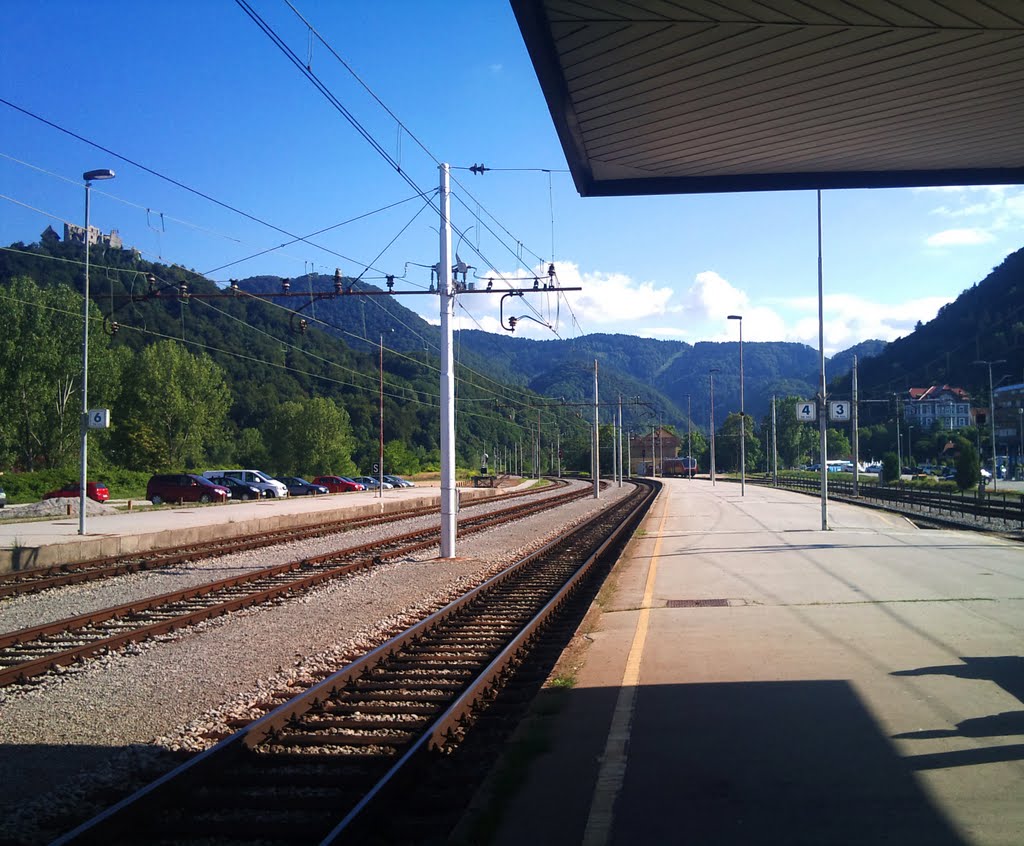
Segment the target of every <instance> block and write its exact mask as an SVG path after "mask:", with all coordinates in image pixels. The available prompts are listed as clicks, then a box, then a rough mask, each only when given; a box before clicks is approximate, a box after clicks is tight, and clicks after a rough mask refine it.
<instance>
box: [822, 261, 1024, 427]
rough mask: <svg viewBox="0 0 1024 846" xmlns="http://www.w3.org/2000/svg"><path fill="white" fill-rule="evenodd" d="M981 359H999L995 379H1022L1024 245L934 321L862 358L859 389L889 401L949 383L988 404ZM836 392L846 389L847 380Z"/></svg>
mask: <svg viewBox="0 0 1024 846" xmlns="http://www.w3.org/2000/svg"><path fill="white" fill-rule="evenodd" d="M1000 360H1002V361H1001V362H1000ZM979 361H982V362H989V361H991V362H1000V363H999V364H994V365H993V376H994V379H993V381H994V382H998V381H999V380H1000V379H1001V378H1003V381H1004V384H1006V383H1011V384H1013V383H1019V382H1021V381H1024V375H1022V374H1024V249H1021V250H1017V251H1016V252H1014V253H1011V254H1010V255H1009V256H1007V257H1006V258H1005V259H1004V260H1003V262H1002V263H1001V264H1000V265H999V266H998V267H996V268H995V269H994V270H993V271H992V272H991V273H990V274H989V275H988V276H986V277H985V278H984V279H983V280H981V281H980V282H978V283H977V284H975V285H973V286H971V287H970V288H968V289H967V290H965V291H964V292H963V293H962V294H960V296H959V297H957V298H956V300H954V301H953V302H951V303H949V304H948V305H945V306H943V307H942V308H941V309H940V310H939V313H938V314H937V315H936V316H935V318H934V319H933V320H930V321H929V322H928V323H924V324H922V323H918V324H917V326H916V327H915V328H914V331H913V332H912V333H911V334H909V335H907V336H906V337H903V338H899V339H897V340H895V341H893V342H892V343H890V344H889V345H888V346H887V347H886V348H885V349H884V350H883V351H881V352H880V353H878V354H877V355H876V356H874V357H872V358H868V359H863V360H861V361H860V363H859V367H858V392H859V394H860V396H861V397H862V398H864V399H885V398H888V397H891V396H892V394H893V392H903V391H905V390H906V389H907V388H915V387H926V386H928V385H943V384H948V385H953V386H956V387H961V388H964V389H966V390H967V391H968V393H969V394H970V395H971V396H972V397H973V398H974V401H975V404H977V405H986V404H987V400H988V394H989V385H988V368H987V366H985V365H982V364H977V363H976V362H979ZM1004 377H1005V378H1004ZM836 391H837V392H848V391H849V378H846V379H844V380H842V382H841V383H840V384H839V385H838V386H837V387H836ZM879 405H880V406H881V404H879ZM867 410H870V409H867ZM867 419H870V418H867Z"/></svg>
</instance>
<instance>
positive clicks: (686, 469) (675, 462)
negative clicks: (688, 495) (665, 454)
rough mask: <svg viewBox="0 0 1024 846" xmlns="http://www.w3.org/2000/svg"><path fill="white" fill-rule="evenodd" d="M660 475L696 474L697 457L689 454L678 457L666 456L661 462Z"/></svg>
mask: <svg viewBox="0 0 1024 846" xmlns="http://www.w3.org/2000/svg"><path fill="white" fill-rule="evenodd" d="M661 475H662V476H689V477H690V478H693V477H694V476H696V475H697V459H696V458H693V457H691V456H689V455H687V456H685V457H680V458H666V459H663V460H662V462H661Z"/></svg>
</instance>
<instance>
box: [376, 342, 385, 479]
mask: <svg viewBox="0 0 1024 846" xmlns="http://www.w3.org/2000/svg"><path fill="white" fill-rule="evenodd" d="M378 446H379V455H378V460H379V462H380V463H379V464H378V465H377V470H378V478H377V496H379V497H383V496H384V333H383V332H382V333H381V336H380V439H379V443H378Z"/></svg>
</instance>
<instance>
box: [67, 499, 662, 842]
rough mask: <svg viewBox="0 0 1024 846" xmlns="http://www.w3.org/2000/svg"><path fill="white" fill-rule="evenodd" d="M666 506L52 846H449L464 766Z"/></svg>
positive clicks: (580, 543) (504, 587)
mask: <svg viewBox="0 0 1024 846" xmlns="http://www.w3.org/2000/svg"><path fill="white" fill-rule="evenodd" d="M655 492H656V487H655V484H653V483H648V482H644V483H642V484H641V485H640V486H639V487H638V490H637V491H636V492H635V493H634V494H633V495H631V496H629V497H625V498H624V499H623V500H622V501H620V502H619V503H617V504H615V505H613V506H611V507H610V508H608V509H606V510H604V511H602V512H601V513H600V514H598V515H597V516H595V517H594V518H592V519H591V520H589V521H588V522H587V523H585V524H583V525H582V526H580V527H578V528H577V529H575V530H574V531H572V532H570V533H568V534H566V535H564V536H563V537H561V538H559V539H558V540H557V541H555V542H553V543H551V544H549V545H548V546H546V547H544V548H543V549H541V550H539V551H538V552H536V553H534V554H532V555H530V556H528V557H527V558H525V559H523V560H521V561H519V562H517V563H516V564H514V565H512V566H510V567H508V568H507V569H506V570H504V571H503V572H501V573H500V574H498V575H497V576H495V577H493V578H492V579H489V580H488V581H487V582H485V583H484V584H483V585H480V586H479V587H477V588H475V589H474V590H472V591H470V592H468V593H467V594H465V595H464V596H462V597H461V598H459V599H457V600H455V601H454V602H451V603H450V604H449V605H447V606H446V607H445V608H443V609H441V610H439V611H437V612H436V613H434V614H432V615H431V616H429V617H427V618H426V619H424V620H422V621H421V622H419V623H417V624H416V625H415V626H413V627H411V628H410V629H408V630H406V631H405V632H403V633H401V634H399V635H397V636H395V637H394V638H392V639H391V640H390V641H388V642H387V643H385V644H383V645H381V646H380V647H378V648H377V649H375V650H373V651H372V652H370V653H369V654H367V655H366V656H364V657H363V658H361V659H359V660H358V661H355V662H353V663H351V664H348V665H347V666H344V667H341V668H339V669H338V670H337V671H335V672H332V673H330V674H329V675H325V677H324V678H323V679H322V680H321V681H319V682H317V683H316V684H313V685H312V686H311V687H309V688H308V689H306V690H305V691H303V692H301V693H300V694H299V695H297V696H294V697H293V698H291V699H289V700H288V701H286V702H284V703H283V704H282V705H280V706H279V707H277V708H275V709H274V710H271V711H270V712H269V713H266V714H265V715H263V716H262V717H260V718H258V719H256V720H255V721H254V722H252V723H250V724H249V725H247V726H246V727H245V728H243V729H241V730H239V731H238V732H236V733H235V734H232V735H231V736H229V737H227V738H225V739H223V740H221V741H220V742H219V743H218V744H217V745H215V746H214V747H212V748H211V749H209V750H207V751H206V752H203V753H201V754H199V755H197V756H196V757H194V758H192V759H191V760H190V761H188V762H187V763H185V764H183V765H182V766H180V767H178V768H177V769H176V770H174V771H172V772H170V773H168V774H166V775H165V776H163V777H162V778H160V779H159V780H157V781H156V782H154V783H153V784H151V785H149V786H147V787H145V788H143V789H141V790H139V791H137V792H136V793H135V794H133V795H132V796H130V797H128V798H126V799H124V800H122V801H120V802H118V803H117V804H115V805H113V806H112V807H111V808H110V809H108V810H107V811H105V812H103V813H102V814H100V815H98V816H97V817H95V818H93V819H92V820H89V821H88V822H86V823H83V824H82V825H81V826H79V827H78V828H76V829H74V830H73V831H70V832H69V833H67V834H65V835H64V836H62V837H60V838H58V839H57V840H56V841H54V846H62V845H63V844H72V843H74V844H83V843H103V844H120V843H131V844H169V843H176V844H188V843H202V844H210V846H213V844H219V843H241V842H259V843H265V844H275V843H282V844H283V843H289V844H298V843H324V844H326V843H343V842H358V843H361V844H362V843H399V842H401V843H413V842H427V841H428V840H432V842H439V841H438V840H437V839H436V838H438V837H440V836H443V831H440V830H431V823H430V821H429V820H428V819H427V816H429V817H430V818H431V819H432V820H434V821H435V823H438V821H440V822H439V824H440V825H442V827H443V825H445V824H447V823H446V822H445V821H447V822H450V820H451V813H452V812H451V811H450V810H449V811H447V812H446V811H445V809H444V808H442V807H441V805H443V804H444V803H445V802H446V801H447V802H451V801H454V802H456V803H458V802H459V801H464V800H465V793H466V791H467V790H469V787H468V786H467V785H468V784H472V783H474V776H470V777H469V780H468V781H466V779H467V774H466V773H463V774H462V776H461V777H460V778H456V779H452V767H451V762H452V761H454V760H457V759H458V752H459V749H461V748H462V747H463V746H464V745H470V744H466V743H465V741H466V740H467V739H468V738H469V737H470V736H471V735H472V733H473V725H474V723H475V722H476V721H477V720H478V719H480V718H481V714H483V715H486V714H487V711H488V705H489V703H493V702H494V701H495V700H496V699H500V696H501V693H502V691H503V690H505V689H507V688H508V687H509V685H510V684H511V683H513V682H514V679H515V677H516V674H517V671H519V670H521V669H522V668H524V667H526V668H528V667H529V661H530V657H529V656H530V655H531V653H532V652H533V651H534V650H535V647H536V646H537V645H538V644H539V643H541V642H542V641H543V636H544V633H545V632H546V631H547V630H548V628H549V627H550V626H551V624H552V622H553V621H557V619H558V617H559V615H560V614H562V613H563V612H564V611H565V609H566V607H567V606H568V605H570V604H571V603H572V600H573V597H574V596H576V595H577V594H578V592H579V591H580V590H581V588H584V587H586V586H587V585H588V580H591V581H596V580H595V579H594V578H593V577H595V576H597V575H600V574H602V573H603V568H602V565H606V564H608V563H609V562H610V561H611V560H612V559H614V557H615V555H616V554H617V550H618V549H619V548H620V546H621V544H623V543H624V542H625V540H626V539H628V536H629V535H630V534H631V532H632V529H633V527H634V526H635V525H636V524H637V522H638V521H639V520H640V519H641V517H642V516H643V514H644V513H645V512H646V509H647V508H648V507H649V504H650V502H651V501H652V500H653V496H654V493H655ZM591 587H593V585H592V584H591ZM489 757H490V756H484V759H489ZM437 765H440V766H437ZM431 772H435V773H436V772H444V774H445V776H444V778H443V779H442V781H443V782H444V784H440V785H439V784H431V783H430V782H431V779H430V775H429V774H430V773H431ZM479 775H480V774H479V772H477V773H475V778H479ZM453 791H454V792H453ZM416 797H419V801H417V798H416ZM442 797H447V799H445V798H442ZM425 806H429V807H428V808H425ZM414 809H415V810H414ZM425 814H426V816H425Z"/></svg>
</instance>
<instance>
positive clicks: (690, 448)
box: [686, 394, 697, 480]
mask: <svg viewBox="0 0 1024 846" xmlns="http://www.w3.org/2000/svg"><path fill="white" fill-rule="evenodd" d="M692 422H693V420H692V418H691V417H690V395H689V394H687V395H686V458H687V464H689V462H690V461H692V460H693V446H692V444H691V443H690V424H691V423H692ZM696 472H697V468H696V465H693V469H692V470H688V471H687V474H686V477H687V478H688V479H691V480H692V479H693V476H694V474H695V473H696Z"/></svg>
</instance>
